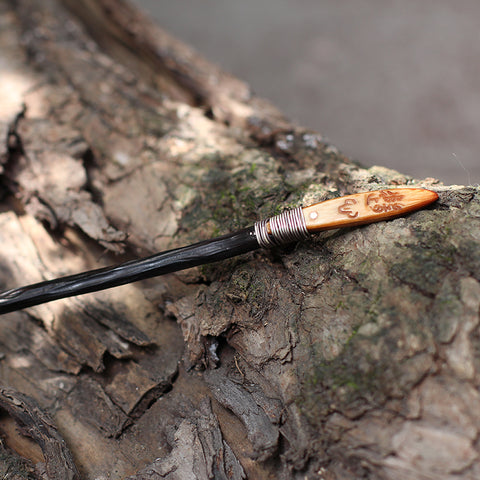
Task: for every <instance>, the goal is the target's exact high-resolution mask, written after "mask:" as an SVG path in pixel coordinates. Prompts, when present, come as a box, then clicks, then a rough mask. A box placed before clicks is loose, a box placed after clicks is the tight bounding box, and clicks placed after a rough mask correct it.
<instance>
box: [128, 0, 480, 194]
mask: <svg viewBox="0 0 480 480" xmlns="http://www.w3.org/2000/svg"><path fill="white" fill-rule="evenodd" d="M134 1H135V3H137V4H138V5H140V6H141V7H142V8H143V9H144V10H145V11H147V12H150V13H151V16H152V17H153V18H154V19H155V20H156V21H157V22H158V23H159V24H160V26H162V27H163V28H165V29H166V30H168V31H169V32H170V33H172V34H174V35H175V36H177V37H178V38H180V39H182V40H184V41H185V42H187V43H189V44H190V45H192V46H194V47H195V48H196V49H197V50H198V51H199V52H200V53H202V54H203V55H204V56H206V57H207V58H209V59H210V60H212V61H214V62H216V63H217V64H219V65H220V66H221V67H222V68H223V69H224V70H227V71H230V72H231V73H233V74H234V75H236V76H237V77H239V78H242V79H243V80H245V81H247V82H248V83H249V84H250V85H251V86H252V88H253V89H254V91H255V92H256V93H257V94H259V95H260V96H262V97H265V98H268V99H270V100H271V101H272V102H273V103H274V104H275V105H276V106H277V107H279V108H280V109H281V110H282V111H283V112H284V113H286V114H287V115H288V116H289V117H290V118H291V119H293V120H295V121H297V122H298V123H300V124H302V125H305V126H307V127H310V128H312V129H314V130H316V131H319V132H321V133H322V134H324V135H325V136H326V137H328V138H329V140H330V141H331V142H333V143H334V144H335V145H336V146H338V147H339V148H340V149H341V150H342V151H343V152H344V153H346V154H347V155H349V156H351V157H353V158H355V159H357V160H360V161H361V162H362V163H364V164H366V165H373V164H377V165H385V166H390V167H392V168H395V169H397V170H400V171H401V172H403V173H408V174H411V175H413V176H415V177H417V178H423V177H436V178H439V179H440V180H442V181H444V182H445V183H459V184H475V185H476V184H478V183H480V2H479V1H478V0H455V1H452V0H202V1H201V0H134Z"/></svg>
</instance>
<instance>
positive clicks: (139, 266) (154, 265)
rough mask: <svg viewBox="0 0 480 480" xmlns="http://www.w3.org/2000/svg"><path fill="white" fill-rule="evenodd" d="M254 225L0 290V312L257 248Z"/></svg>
mask: <svg viewBox="0 0 480 480" xmlns="http://www.w3.org/2000/svg"><path fill="white" fill-rule="evenodd" d="M259 247H260V245H259V243H258V241H257V238H256V235H255V231H254V227H250V228H246V229H244V230H239V231H238V232H235V233H231V234H228V235H224V236H222V237H218V238H214V239H212V240H207V241H204V242H199V243H195V244H193V245H189V246H187V247H182V248H176V249H174V250H168V251H166V252H162V253H157V254H156V255H152V256H150V257H146V258H142V259H140V260H132V261H130V262H127V263H123V264H121V265H115V266H112V267H106V268H100V269H98V270H91V271H88V272H83V273H79V274H76V275H69V276H67V277H62V278H57V279H55V280H48V281H45V282H40V283H36V284H34V285H28V286H26V287H20V288H15V289H13V290H8V291H6V292H3V293H0V315H1V314H4V313H8V312H13V311H15V310H20V309H22V308H27V307H32V306H34V305H39V304H41V303H47V302H51V301H52V300H58V299H60V298H67V297H72V296H75V295H81V294H84V293H90V292H97V291H99V290H105V289H107V288H111V287H117V286H119V285H125V284H127V283H132V282H136V281H138V280H144V279H146V278H151V277H157V276H159V275H164V274H166V273H172V272H177V271H179V270H184V269H186V268H190V267H196V266H198V265H204V264H207V263H212V262H216V261H219V260H225V259H227V258H231V257H234V256H236V255H241V254H242V253H247V252H249V251H251V250H255V249H257V248H259Z"/></svg>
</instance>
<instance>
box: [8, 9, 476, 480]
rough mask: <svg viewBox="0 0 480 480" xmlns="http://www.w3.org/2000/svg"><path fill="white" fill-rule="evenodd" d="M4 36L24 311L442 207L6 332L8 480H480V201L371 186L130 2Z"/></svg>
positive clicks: (11, 240) (381, 173) (43, 15)
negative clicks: (282, 220)
mask: <svg viewBox="0 0 480 480" xmlns="http://www.w3.org/2000/svg"><path fill="white" fill-rule="evenodd" d="M0 22H1V29H0V51H1V59H2V60H1V63H0V69H1V71H0V74H1V82H0V99H1V102H2V108H1V109H0V135H1V138H2V142H1V143H0V169H1V170H0V173H1V184H0V193H1V198H2V203H1V211H0V245H1V247H2V248H1V251H0V287H1V288H2V289H4V288H10V287H14V286H19V285H23V284H26V283H32V282H35V281H39V280H41V279H45V278H52V277H55V276H59V275H64V274H68V273H74V272H78V271H82V270H85V269H88V268H95V267H98V266H100V265H105V264H109V263H112V262H118V261H120V260H122V259H125V258H131V257H132V256H136V255H140V254H145V253H149V252H155V251H158V250H162V249H165V248H170V247H173V246H180V245H183V244H187V243H190V242H191V241H194V240H198V239H204V238H209V237H211V236H214V235H216V234H219V233H223V232H227V231H230V230H233V229H237V228H240V227H243V226H246V225H249V224H251V223H252V222H253V221H255V220H256V219H258V218H259V217H267V216H270V215H272V214H274V213H277V211H276V210H277V209H278V208H283V207H291V206H297V205H299V204H301V203H305V204H307V203H309V202H314V201H321V200H324V199H328V198H331V197H334V196H339V195H342V194H347V193H353V192H357V191H362V190H370V189H379V188H393V187H395V186H398V185H413V186H427V187H429V188H432V189H434V190H436V191H437V192H438V193H439V194H440V201H439V202H438V203H436V204H435V205H434V206H432V207H431V208H429V209H426V210H424V211H421V212H417V213H414V214H412V215H409V216H408V217H406V218H401V219H397V220H394V221H390V222H384V223H379V224H375V225H370V226H366V227H361V228H356V229H352V230H343V231H334V232H329V233H326V234H323V235H319V236H318V237H316V238H314V239H313V240H312V241H308V242H302V243H300V244H298V245H296V246H293V247H290V248H283V249H278V250H274V251H271V252H263V251H262V252H257V253H255V254H249V255H245V256H243V257H242V258H236V259H233V260H230V261H226V262H224V263H221V264H215V265H211V266H208V267H205V268H199V269H194V270H190V271H187V272H183V273H179V274H177V275H168V276H165V277H161V278H158V279H155V280H152V281H148V282H142V283H141V284H136V285H129V286H124V287H120V288H117V289H113V290H111V291H106V292H102V293H99V294H91V295H85V296H83V297H79V298H74V299H68V300H64V301H58V302H54V303H52V304H47V305H43V306H39V307H36V308H31V309H28V310H27V311H23V312H17V313H12V314H8V315H4V316H2V317H1V318H0V352H1V360H0V379H1V384H2V387H1V389H0V408H1V412H2V417H1V418H0V428H1V431H2V443H1V444H0V473H3V474H4V475H7V474H8V475H10V476H9V477H8V478H48V479H59V480H60V479H66V478H72V479H73V478H84V479H91V480H93V479H99V478H105V479H106V478H110V479H121V478H129V479H131V480H144V479H145V480H146V479H149V480H153V479H163V478H166V479H169V480H173V479H175V480H185V479H202V480H203V479H208V478H216V479H227V478H228V479H243V478H250V479H260V480H261V479H269V478H276V479H289V478H292V479H305V478H307V479H328V480H333V479H342V478H372V479H375V478H378V479H384V478H390V479H408V478H419V479H436V480H438V479H460V478H461V479H467V478H469V479H470V478H471V479H473V478H479V477H480V461H479V451H480V449H479V445H478V437H479V432H480V394H479V390H478V388H479V386H480V376H479V373H480V330H479V306H480V284H479V282H480V254H479V251H480V250H479V247H480V190H479V189H478V188H473V187H445V186H442V185H440V184H438V183H437V182H436V181H435V180H432V179H427V180H424V181H417V180H414V179H412V178H409V177H406V176H404V175H402V174H400V173H398V172H395V171H391V170H387V169H385V168H382V167H373V168H370V169H365V168H362V167H361V166H360V165H357V164H355V163H353V162H351V161H349V160H348V159H346V158H345V157H343V156H342V155H341V154H340V153H339V152H338V150H337V149H336V148H335V147H333V146H332V145H329V144H328V143H327V142H326V141H325V140H324V139H323V138H322V137H321V136H320V135H319V134H316V133H313V132H310V131H307V130H305V129H302V128H300V127H298V126H295V125H292V124H291V123H289V122H288V121H287V120H286V119H285V118H283V116H282V115H281V114H280V113H279V112H278V111H276V110H275V109H274V108H273V107H272V106H271V105H269V104H268V103H267V102H265V101H263V100H261V99H258V98H256V97H255V96H253V95H252V93H251V92H250V91H249V89H248V87H247V86H246V85H245V84H243V83H241V82H239V81H238V80H236V79H234V78H232V77H230V76H228V75H226V74H224V73H222V72H221V71H219V70H218V69H217V68H216V67H214V66H213V65H211V64H209V63H208V62H206V61H205V60H203V59H201V58H200V57H199V56H197V55H196V54H195V53H193V52H192V51H191V50H190V49H189V48H187V47H186V46H185V45H182V44H181V43H179V42H178V41H176V40H174V39H172V38H170V37H169V36H168V35H166V34H165V33H164V32H162V31H160V30H159V29H158V28H157V27H155V26H153V25H152V24H151V23H150V22H149V21H148V20H147V19H145V18H143V17H142V16H141V15H139V14H138V12H136V11H135V10H133V9H132V8H131V7H130V6H128V5H127V4H125V3H123V2H122V1H119V0H95V1H94V0H75V1H74V0H63V1H61V0H15V1H14V2H13V1H12V2H7V1H3V2H0ZM2 469H3V470H2ZM5 478H7V477H5Z"/></svg>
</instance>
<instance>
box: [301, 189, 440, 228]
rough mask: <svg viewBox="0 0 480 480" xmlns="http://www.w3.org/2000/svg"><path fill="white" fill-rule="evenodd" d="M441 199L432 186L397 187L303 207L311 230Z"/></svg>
mask: <svg viewBox="0 0 480 480" xmlns="http://www.w3.org/2000/svg"><path fill="white" fill-rule="evenodd" d="M437 199H438V195H437V194H436V193H435V192H432V191H431V190H425V189H422V188H395V189H391V190H376V191H373V192H364V193H355V194H353V195H347V196H345V197H340V198H334V199H332V200H327V201H325V202H321V203H316V204H314V205H310V206H308V207H305V208H303V209H302V212H303V215H304V216H305V222H306V225H307V230H308V231H309V232H311V233H313V232H318V231H321V230H330V229H333V228H339V227H350V226H354V225H362V224H365V223H373V222H379V221H381V220H387V219H389V218H394V217H398V216H400V215H404V214H406V213H408V212H412V211H414V210H418V209H420V208H423V207H425V206H427V205H429V204H430V203H432V202H434V201H435V200H437Z"/></svg>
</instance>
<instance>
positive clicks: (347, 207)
mask: <svg viewBox="0 0 480 480" xmlns="http://www.w3.org/2000/svg"><path fill="white" fill-rule="evenodd" d="M356 203H357V201H356V200H355V199H353V198H347V199H346V200H345V202H344V203H343V204H342V205H340V206H339V207H338V213H342V214H344V215H347V217H349V218H356V217H357V216H358V211H356V212H354V211H353V210H352V208H351V206H352V205H355V204H356Z"/></svg>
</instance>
